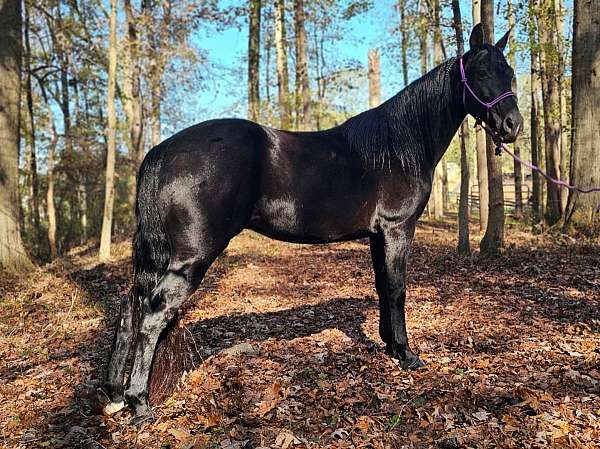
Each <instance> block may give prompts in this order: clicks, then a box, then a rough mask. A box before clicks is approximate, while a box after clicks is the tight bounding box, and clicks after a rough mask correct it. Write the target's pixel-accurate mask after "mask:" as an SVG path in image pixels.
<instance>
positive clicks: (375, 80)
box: [368, 50, 381, 108]
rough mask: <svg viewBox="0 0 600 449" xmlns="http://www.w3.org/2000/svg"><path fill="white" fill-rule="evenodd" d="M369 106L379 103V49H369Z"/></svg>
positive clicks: (372, 106)
mask: <svg viewBox="0 0 600 449" xmlns="http://www.w3.org/2000/svg"><path fill="white" fill-rule="evenodd" d="M368 60H369V73H368V77H369V108H375V107H377V106H379V105H380V104H381V63H380V56H379V50H369V54H368Z"/></svg>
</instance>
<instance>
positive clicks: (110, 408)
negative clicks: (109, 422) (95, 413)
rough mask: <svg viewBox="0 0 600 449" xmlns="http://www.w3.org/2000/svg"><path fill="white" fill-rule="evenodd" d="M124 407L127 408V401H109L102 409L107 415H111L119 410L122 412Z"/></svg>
mask: <svg viewBox="0 0 600 449" xmlns="http://www.w3.org/2000/svg"><path fill="white" fill-rule="evenodd" d="M124 408H125V402H124V401H121V402H109V403H108V404H106V405H105V406H104V408H103V409H102V412H103V413H104V414H105V415H106V416H111V415H114V414H115V413H117V412H120V411H121V410H123V409H124Z"/></svg>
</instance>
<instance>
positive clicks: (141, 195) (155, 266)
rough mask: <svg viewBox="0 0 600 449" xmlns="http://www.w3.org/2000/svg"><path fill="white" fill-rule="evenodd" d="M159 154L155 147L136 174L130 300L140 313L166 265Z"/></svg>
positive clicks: (167, 256) (167, 248) (160, 160)
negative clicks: (160, 196)
mask: <svg viewBox="0 0 600 449" xmlns="http://www.w3.org/2000/svg"><path fill="white" fill-rule="evenodd" d="M161 166H162V152H161V151H160V147H155V148H153V149H152V150H150V152H149V153H148V155H147V156H146V158H145V159H144V162H142V166H141V167H140V171H139V174H138V182H137V198H136V202H135V214H136V217H137V230H136V233H135V237H134V239H133V300H134V301H135V303H136V306H137V310H138V311H139V312H141V310H142V303H143V301H144V298H146V297H147V296H149V295H150V293H151V292H152V290H153V289H154V287H156V284H157V283H158V280H159V279H160V277H161V276H162V275H163V274H164V272H165V271H166V269H167V266H168V264H169V242H168V241H167V236H166V234H165V230H164V228H163V225H162V222H161V220H160V215H159V211H158V207H157V204H156V203H157V201H156V200H157V196H158V178H159V175H160V169H161Z"/></svg>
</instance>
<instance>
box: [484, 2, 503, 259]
mask: <svg viewBox="0 0 600 449" xmlns="http://www.w3.org/2000/svg"><path fill="white" fill-rule="evenodd" d="M481 19H482V24H483V31H484V34H485V39H486V41H487V42H491V43H492V44H493V43H494V42H495V39H494V2H493V1H492V0H481ZM486 156H487V168H488V192H489V216H488V225H487V228H486V230H485V235H484V236H483V239H482V240H481V244H480V249H481V253H482V254H483V255H486V256H490V255H494V254H497V253H499V252H500V249H501V248H502V247H503V245H504V190H503V187H502V160H501V159H500V158H499V157H496V155H495V145H494V142H493V141H492V139H491V137H489V136H487V138H486Z"/></svg>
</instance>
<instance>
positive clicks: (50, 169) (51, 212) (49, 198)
mask: <svg viewBox="0 0 600 449" xmlns="http://www.w3.org/2000/svg"><path fill="white" fill-rule="evenodd" d="M46 106H47V113H48V127H49V128H50V131H51V135H52V138H51V140H50V144H49V145H48V157H47V160H46V165H47V175H46V179H47V181H48V190H47V192H46V203H47V205H46V209H47V213H48V247H49V248H50V258H51V259H56V256H57V255H58V250H57V245H56V208H55V206H54V153H55V151H56V144H57V143H58V132H57V131H56V125H55V124H54V115H53V114H52V108H51V107H50V105H49V104H48V102H47V101H46Z"/></svg>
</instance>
